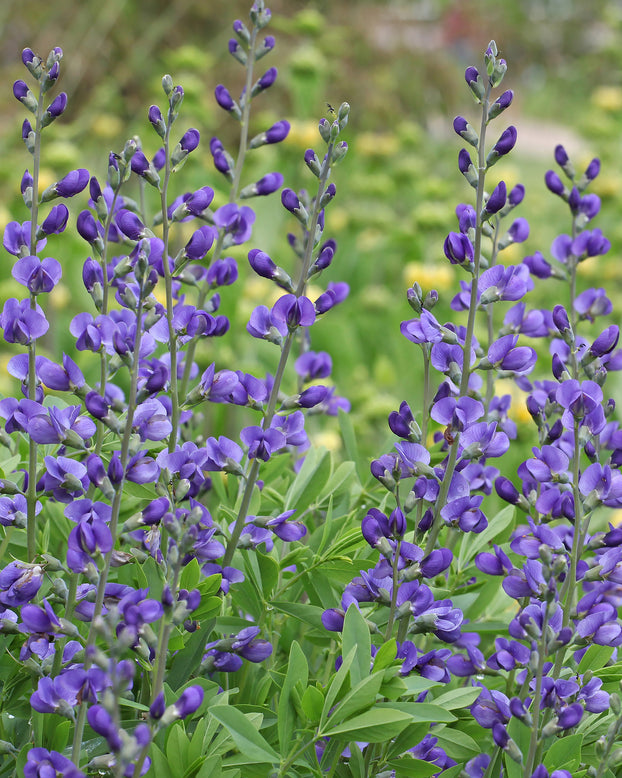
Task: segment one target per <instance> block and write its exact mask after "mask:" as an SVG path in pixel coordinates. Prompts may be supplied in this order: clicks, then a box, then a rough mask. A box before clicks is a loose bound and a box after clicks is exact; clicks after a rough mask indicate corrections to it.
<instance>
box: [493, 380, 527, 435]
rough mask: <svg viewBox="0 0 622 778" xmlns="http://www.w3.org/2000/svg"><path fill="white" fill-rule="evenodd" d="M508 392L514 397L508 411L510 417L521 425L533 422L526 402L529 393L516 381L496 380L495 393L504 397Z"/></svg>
mask: <svg viewBox="0 0 622 778" xmlns="http://www.w3.org/2000/svg"><path fill="white" fill-rule="evenodd" d="M506 394H509V395H510V397H511V398H512V403H511V405H510V409H509V412H508V416H509V417H510V419H512V420H513V421H515V422H516V424H519V425H520V424H522V425H524V424H529V423H530V422H531V414H530V413H529V411H528V410H527V403H526V402H525V399H526V396H527V395H526V394H525V392H523V391H522V390H521V389H519V388H518V386H516V384H515V383H514V381H510V380H509V379H499V380H498V381H496V382H495V395H496V396H497V397H504V396H505V395H506Z"/></svg>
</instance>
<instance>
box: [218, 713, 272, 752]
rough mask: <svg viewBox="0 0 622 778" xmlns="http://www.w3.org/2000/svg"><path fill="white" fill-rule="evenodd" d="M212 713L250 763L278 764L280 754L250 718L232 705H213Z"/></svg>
mask: <svg viewBox="0 0 622 778" xmlns="http://www.w3.org/2000/svg"><path fill="white" fill-rule="evenodd" d="M209 712H210V715H211V716H213V717H214V718H215V719H216V720H217V721H219V722H220V723H221V724H222V725H223V727H225V728H226V729H227V731H228V732H229V733H230V734H231V737H232V738H233V741H234V742H235V744H236V746H237V747H238V748H239V749H240V753H242V754H243V755H244V757H245V759H246V760H247V762H249V763H250V764H257V763H259V764H266V763H267V764H278V763H279V762H280V758H279V755H278V754H277V753H276V751H274V749H273V748H272V746H271V745H270V744H269V743H268V742H267V741H266V740H265V738H264V737H263V736H262V735H260V734H259V732H258V731H257V729H255V727H254V726H253V725H252V724H251V722H250V720H249V719H248V718H247V717H246V716H245V715H244V714H243V713H240V711H239V710H238V709H237V708H234V707H233V706H232V705H212V707H211V708H210V709H209Z"/></svg>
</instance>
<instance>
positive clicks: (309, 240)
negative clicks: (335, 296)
mask: <svg viewBox="0 0 622 778" xmlns="http://www.w3.org/2000/svg"><path fill="white" fill-rule="evenodd" d="M333 148H334V144H333V143H332V142H331V143H329V144H328V148H327V150H326V159H325V163H324V166H323V169H322V174H321V175H320V179H319V184H318V190H317V194H316V196H315V200H314V202H313V209H312V211H311V218H310V222H309V224H308V226H307V228H306V230H307V234H306V243H305V254H304V257H303V260H302V267H301V269H300V276H299V279H298V284H297V286H296V292H295V294H296V297H301V296H302V295H303V294H304V291H305V287H306V284H307V276H308V275H309V269H310V267H311V261H312V259H313V249H314V248H315V233H316V229H317V224H318V219H319V216H320V212H321V210H322V208H321V206H320V201H321V199H322V195H323V194H324V191H325V189H326V184H327V182H328V176H329V174H330V162H331V159H332V154H333ZM296 332H297V328H296V329H290V330H289V332H288V333H287V336H286V337H285V341H284V342H283V347H282V349H281V356H280V358H279V364H278V366H277V369H276V373H275V374H274V381H273V383H272V389H271V390H270V396H269V397H268V405H267V407H266V410H265V413H264V418H263V429H264V430H267V429H268V428H269V427H270V424H271V423H272V419H273V418H274V416H275V413H276V403H277V400H278V397H279V392H280V390H281V382H282V380H283V374H284V372H285V366H286V364H287V360H288V358H289V354H290V351H291V348H292V344H293V342H294V337H295V335H296ZM259 467H260V464H259V461H258V460H257V459H255V460H254V461H253V464H252V465H251V469H250V472H249V474H248V476H247V478H246V484H245V486H244V493H243V495H242V502H241V504H240V510H239V512H238V516H237V518H236V520H235V525H234V527H233V532H232V533H231V538H230V539H229V542H228V544H227V549H226V551H225V555H224V557H223V561H222V566H223V567H226V566H227V565H229V564H230V563H231V560H232V559H233V554H234V553H235V549H236V547H237V544H238V541H239V539H240V535H241V534H242V530H243V529H244V523H245V521H246V516H247V514H248V506H249V505H250V501H251V496H252V493H253V489H254V488H255V484H256V482H257V477H258V475H259Z"/></svg>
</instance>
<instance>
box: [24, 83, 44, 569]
mask: <svg viewBox="0 0 622 778" xmlns="http://www.w3.org/2000/svg"><path fill="white" fill-rule="evenodd" d="M43 95H44V92H43V83H42V82H41V83H40V85H39V97H38V99H37V113H36V122H35V147H34V150H33V163H32V167H33V169H32V203H31V205H30V254H31V255H32V256H35V255H36V254H37V221H38V218H39V169H40V167H41V133H42V131H43V126H42V117H43ZM36 306H37V298H36V295H34V294H31V295H30V307H31V308H33V309H34V308H36ZM36 353H37V351H36V345H35V342H34V341H30V343H29V344H28V399H29V400H34V399H35V398H36V392H37V374H36V367H35V360H36ZM36 507H37V444H36V443H35V442H34V440H32V438H30V437H29V438H28V489H27V492H26V548H27V553H28V561H29V562H34V560H35V556H36V553H37V517H36Z"/></svg>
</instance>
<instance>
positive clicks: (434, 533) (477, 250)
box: [425, 81, 492, 556]
mask: <svg viewBox="0 0 622 778" xmlns="http://www.w3.org/2000/svg"><path fill="white" fill-rule="evenodd" d="M491 89H492V86H491V84H490V81H489V82H488V85H487V87H486V94H485V96H484V98H483V99H482V120H481V125H480V133H479V142H478V168H477V195H476V205H475V218H476V222H475V242H474V245H473V276H472V279H471V299H470V302H469V316H468V319H467V327H466V335H465V339H464V349H463V354H464V357H463V360H462V376H461V378H460V391H459V396H460V397H466V396H467V394H468V390H469V378H470V377H471V348H472V345H473V333H474V330H475V314H476V313H477V282H478V280H479V269H480V262H481V258H482V234H483V231H482V215H481V214H482V210H483V207H484V186H485V183H486V156H485V154H486V150H485V141H486V120H487V117H488V105H489V99H490V92H491ZM459 439H460V436H459V435H455V436H454V441H453V443H452V444H451V448H450V450H449V459H448V461H447V467H446V468H445V475H444V476H443V482H442V484H441V488H440V492H439V496H438V499H437V501H436V506H435V509H434V519H433V521H432V526H431V528H430V534H429V535H428V540H427V542H426V547H425V554H426V556H427V555H428V554H429V553H431V551H432V550H433V549H434V547H435V545H436V540H437V538H438V535H439V532H440V530H441V526H442V517H441V509H442V508H443V507H444V506H445V501H446V500H447V495H448V493H449V486H450V484H451V479H452V478H453V475H454V471H455V468H456V462H457V459H458V443H459Z"/></svg>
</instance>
